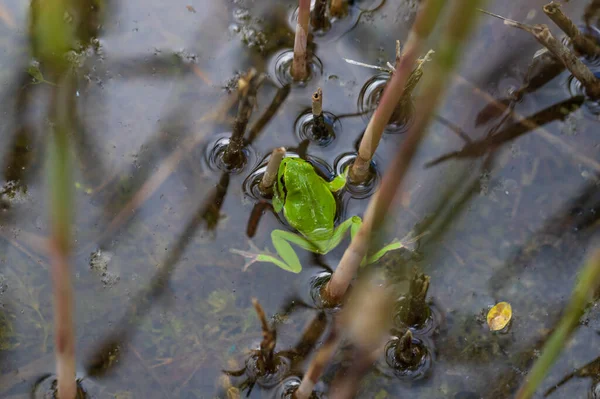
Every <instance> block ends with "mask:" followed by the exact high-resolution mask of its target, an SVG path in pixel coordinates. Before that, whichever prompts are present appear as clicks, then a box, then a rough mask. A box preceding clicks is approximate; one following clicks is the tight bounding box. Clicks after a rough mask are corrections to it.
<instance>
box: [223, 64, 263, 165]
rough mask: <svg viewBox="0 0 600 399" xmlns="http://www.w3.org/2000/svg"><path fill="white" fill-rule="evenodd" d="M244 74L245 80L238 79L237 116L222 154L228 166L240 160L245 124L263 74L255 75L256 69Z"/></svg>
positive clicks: (250, 113) (236, 163)
mask: <svg viewBox="0 0 600 399" xmlns="http://www.w3.org/2000/svg"><path fill="white" fill-rule="evenodd" d="M246 76H247V80H244V79H240V83H239V86H240V87H239V90H240V95H241V97H240V105H239V107H238V113H237V117H236V118H235V122H234V123H233V132H232V133H231V139H230V141H229V145H228V146H227V149H226V150H225V153H224V154H223V161H224V162H225V163H226V164H227V165H230V166H237V165H239V164H240V163H241V162H242V158H241V157H242V149H243V148H244V134H245V133H246V126H248V121H249V120H250V116H251V115H252V109H253V108H254V104H255V102H256V92H257V90H258V87H259V86H260V83H262V80H263V79H264V76H263V75H259V76H256V71H255V70H253V69H251V70H250V72H248V74H247V75H246Z"/></svg>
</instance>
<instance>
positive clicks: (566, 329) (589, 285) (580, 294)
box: [516, 248, 600, 399]
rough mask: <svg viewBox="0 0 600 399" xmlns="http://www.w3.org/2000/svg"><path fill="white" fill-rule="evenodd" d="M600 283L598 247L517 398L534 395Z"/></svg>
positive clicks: (599, 254)
mask: <svg viewBox="0 0 600 399" xmlns="http://www.w3.org/2000/svg"><path fill="white" fill-rule="evenodd" d="M599 286H600V248H599V249H595V250H594V252H593V253H592V255H591V256H590V257H589V258H588V259H587V261H586V262H585V264H584V266H583V270H582V271H581V275H580V276H579V280H578V281H577V284H576V285H575V288H574V289H573V293H572V294H571V299H570V301H569V303H568V305H567V307H566V309H565V312H564V314H563V316H562V318H561V319H560V321H559V322H558V326H557V327H556V329H555V330H554V332H553V333H552V335H551V336H550V338H549V339H548V341H547V342H546V344H545V345H544V348H543V350H542V356H540V357H539V358H538V359H537V361H536V362H535V364H534V365H533V369H531V371H530V372H529V374H528V378H527V381H526V382H525V383H524V384H523V385H522V386H521V388H520V389H519V391H518V392H517V395H516V399H528V398H531V396H533V394H534V393H535V391H536V389H537V387H538V386H539V385H540V384H541V383H542V381H543V380H544V377H545V376H546V374H547V373H548V371H549V370H550V367H552V365H553V364H554V362H555V361H556V359H557V358H558V356H559V355H560V352H561V351H562V350H563V348H564V347H565V345H566V344H567V342H568V340H569V338H570V337H571V335H572V334H573V332H574V331H575V329H577V327H578V326H579V319H581V316H583V313H584V311H585V308H586V306H587V305H588V303H589V302H590V301H591V300H592V299H593V295H594V292H595V291H596V290H597V289H598V287H599Z"/></svg>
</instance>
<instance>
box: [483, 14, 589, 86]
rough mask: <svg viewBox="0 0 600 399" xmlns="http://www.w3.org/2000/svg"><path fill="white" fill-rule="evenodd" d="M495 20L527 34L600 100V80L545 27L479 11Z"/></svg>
mask: <svg viewBox="0 0 600 399" xmlns="http://www.w3.org/2000/svg"><path fill="white" fill-rule="evenodd" d="M480 11H482V12H484V13H486V14H488V15H491V16H493V17H495V18H499V19H502V20H503V21H504V24H505V25H508V26H512V27H515V28H519V29H522V30H524V31H525V32H529V33H531V34H532V35H533V37H535V39H536V40H537V41H538V42H539V43H540V44H541V45H542V46H544V47H546V48H547V49H548V50H549V51H550V52H551V53H552V54H554V56H555V57H556V58H558V59H559V60H560V61H561V62H562V63H563V64H564V65H565V67H567V69H568V70H569V71H570V72H571V73H572V74H573V76H575V77H576V78H577V80H579V81H580V82H581V84H582V85H583V87H584V88H585V90H586V94H587V95H589V96H590V97H592V98H600V80H599V79H597V78H596V77H595V76H594V74H593V73H592V71H590V69H589V68H588V67H587V66H586V65H585V64H584V63H583V62H581V60H580V59H579V58H578V57H577V56H576V55H575V54H573V53H572V52H571V50H569V49H568V48H567V47H566V46H565V45H564V44H562V43H561V42H560V40H557V39H556V38H555V37H554V36H553V35H552V33H550V29H548V26H547V25H544V24H538V25H527V24H523V23H520V22H517V21H514V20H512V19H508V18H504V17H503V16H500V15H497V14H494V13H491V12H489V11H484V10H480Z"/></svg>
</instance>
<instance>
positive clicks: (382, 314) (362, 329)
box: [331, 279, 394, 399]
mask: <svg viewBox="0 0 600 399" xmlns="http://www.w3.org/2000/svg"><path fill="white" fill-rule="evenodd" d="M365 280H367V281H362V282H361V283H360V284H359V285H358V286H357V287H356V290H355V291H353V292H352V294H351V296H350V298H349V299H348V302H347V304H346V307H345V308H344V310H343V311H342V313H341V315H340V325H341V326H342V327H343V328H344V333H345V335H346V336H347V337H348V339H349V341H350V342H351V343H352V344H353V345H354V347H355V348H356V354H355V356H354V361H353V362H352V365H351V366H350V367H349V369H348V370H345V371H343V372H340V373H338V375H337V376H336V378H335V379H334V381H333V383H332V387H331V392H332V396H331V398H332V399H343V398H353V397H354V396H355V394H356V390H357V388H358V385H359V382H360V380H361V378H362V376H363V375H364V374H365V373H366V372H367V370H368V369H369V368H370V367H371V364H372V363H373V362H374V361H375V359H376V358H377V357H378V355H380V352H381V348H382V347H383V343H384V342H385V339H386V337H387V335H388V334H389V333H388V332H389V329H390V325H391V321H392V318H391V314H392V313H393V306H394V290H392V289H390V287H389V286H383V287H382V286H381V284H379V283H378V282H376V281H375V280H371V279H365Z"/></svg>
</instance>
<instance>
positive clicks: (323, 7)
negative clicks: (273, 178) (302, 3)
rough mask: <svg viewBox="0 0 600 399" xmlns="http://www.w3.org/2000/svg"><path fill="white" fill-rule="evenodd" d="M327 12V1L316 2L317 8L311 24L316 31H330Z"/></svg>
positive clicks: (311, 18) (317, 0)
mask: <svg viewBox="0 0 600 399" xmlns="http://www.w3.org/2000/svg"><path fill="white" fill-rule="evenodd" d="M326 11H327V0H315V7H314V8H313V11H312V13H311V14H310V24H311V26H312V27H313V29H314V30H326V29H329V26H330V23H329V19H328V18H327V16H326V15H325V12H326Z"/></svg>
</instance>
